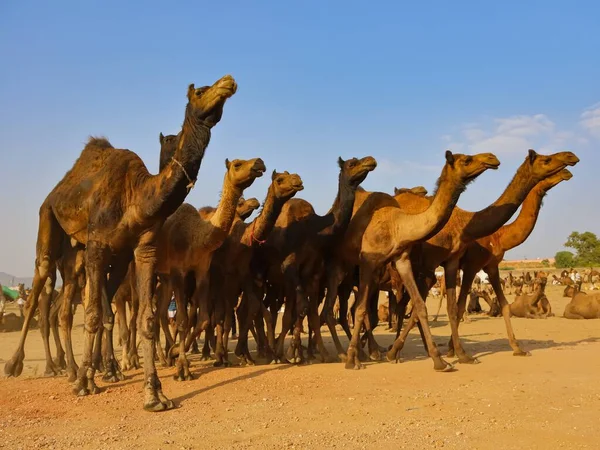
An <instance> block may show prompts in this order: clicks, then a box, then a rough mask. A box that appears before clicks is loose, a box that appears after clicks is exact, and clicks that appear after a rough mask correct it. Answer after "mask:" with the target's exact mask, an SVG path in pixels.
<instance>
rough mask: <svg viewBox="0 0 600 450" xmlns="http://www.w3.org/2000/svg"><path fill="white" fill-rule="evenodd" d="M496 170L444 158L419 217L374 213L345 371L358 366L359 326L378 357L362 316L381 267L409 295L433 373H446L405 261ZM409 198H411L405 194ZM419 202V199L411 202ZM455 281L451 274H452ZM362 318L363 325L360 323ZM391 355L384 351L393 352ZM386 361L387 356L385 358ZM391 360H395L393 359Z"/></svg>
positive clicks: (492, 164) (485, 162)
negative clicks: (391, 271) (389, 268)
mask: <svg viewBox="0 0 600 450" xmlns="http://www.w3.org/2000/svg"><path fill="white" fill-rule="evenodd" d="M499 165H500V162H499V161H498V159H497V158H496V157H495V156H494V155H492V154H491V153H483V154H478V155H473V156H470V155H461V154H452V152H450V151H447V152H446V164H445V165H444V168H443V169H442V174H441V175H440V178H439V180H438V188H437V190H436V193H435V195H434V196H433V200H432V202H431V204H430V207H428V208H427V209H426V210H425V211H424V212H421V213H418V214H406V213H404V212H402V211H401V210H400V208H399V207H398V206H397V205H395V206H389V207H384V208H380V209H378V210H376V211H375V212H374V213H373V214H372V217H371V219H370V220H369V223H368V225H367V227H366V229H365V231H364V235H363V236H362V243H361V245H360V255H359V276H360V283H359V290H358V297H357V300H356V301H357V307H356V312H355V317H354V330H353V332H352V339H351V340H350V345H349V347H348V360H347V361H346V368H347V369H359V368H361V367H362V364H361V363H360V361H359V358H358V345H359V342H358V340H359V333H360V329H361V326H362V324H363V323H365V325H366V328H367V332H368V333H369V336H370V338H369V353H370V355H371V357H373V355H374V353H375V356H378V355H377V353H379V350H378V348H377V345H376V343H374V339H373V337H372V336H373V335H372V333H370V331H371V327H370V324H369V320H368V316H366V312H367V306H368V301H369V298H370V296H371V292H372V291H373V290H375V289H376V288H377V283H378V277H379V273H380V271H381V270H383V269H384V268H385V267H386V265H387V264H388V263H390V262H393V263H394V265H395V268H396V270H397V271H398V274H399V275H400V277H401V278H402V281H403V283H404V287H405V288H406V289H407V290H408V292H410V294H411V299H412V301H413V316H415V312H416V315H418V317H419V321H420V323H421V325H422V329H423V332H424V335H425V339H426V341H427V345H428V349H429V352H430V355H431V357H432V359H433V360H434V368H435V369H436V370H447V369H450V368H452V366H451V365H450V364H448V363H446V362H445V361H444V360H443V359H442V358H441V357H440V354H439V351H438V349H437V347H436V346H435V343H434V342H433V339H432V336H431V332H430V330H429V325H428V320H427V310H426V308H425V302H424V300H423V298H422V297H421V296H420V295H419V291H418V289H417V285H416V282H415V279H414V277H413V269H412V265H411V261H410V258H409V256H410V250H411V248H412V247H413V245H415V244H417V243H418V242H420V241H422V240H425V239H427V238H429V237H431V236H433V235H435V234H436V233H437V232H438V231H439V230H440V229H441V228H442V227H444V225H445V224H446V222H447V221H448V219H449V218H450V215H451V214H452V211H453V210H454V207H455V205H456V202H457V201H458V198H459V197H460V194H462V193H463V192H464V190H465V189H466V186H467V184H468V183H469V182H471V181H473V180H474V179H475V178H477V177H478V176H479V175H481V174H482V173H483V172H484V171H486V170H487V169H490V168H492V169H495V168H497V167H498V166H499ZM409 195H414V194H409ZM416 197H418V198H421V199H423V197H419V196H416ZM453 275H455V274H453ZM365 317H366V318H367V320H365ZM393 351H394V350H393V349H392V350H390V352H393ZM388 357H389V354H388ZM394 359H395V355H394Z"/></svg>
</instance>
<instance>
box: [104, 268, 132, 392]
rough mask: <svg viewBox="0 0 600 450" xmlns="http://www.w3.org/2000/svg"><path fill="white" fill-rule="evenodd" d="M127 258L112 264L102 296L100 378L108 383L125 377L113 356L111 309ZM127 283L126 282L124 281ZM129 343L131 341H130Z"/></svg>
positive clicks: (123, 273) (112, 318)
mask: <svg viewBox="0 0 600 450" xmlns="http://www.w3.org/2000/svg"><path fill="white" fill-rule="evenodd" d="M128 266H129V261H128V260H123V259H121V258H119V260H118V261H117V262H116V263H114V264H112V268H111V272H110V277H109V278H108V280H107V282H106V290H105V293H106V295H103V296H102V325H103V328H104V334H103V339H104V345H103V346H102V359H103V361H104V369H105V370H104V375H103V376H102V380H103V381H105V382H108V383H116V382H117V381H122V380H124V379H125V377H124V376H123V373H122V372H121V368H120V366H119V363H118V361H117V358H116V356H115V349H114V344H113V330H114V324H115V314H114V312H113V310H112V306H111V303H112V299H113V298H114V296H115V293H116V292H117V290H118V288H119V286H120V285H121V284H124V283H123V280H124V278H125V275H126V274H127V267H128ZM125 284H128V283H125ZM130 343H131V341H130Z"/></svg>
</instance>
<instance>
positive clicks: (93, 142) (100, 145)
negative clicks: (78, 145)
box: [85, 136, 114, 149]
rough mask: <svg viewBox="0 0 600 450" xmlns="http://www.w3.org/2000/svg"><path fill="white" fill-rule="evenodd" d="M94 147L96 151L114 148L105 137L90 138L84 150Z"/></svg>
mask: <svg viewBox="0 0 600 450" xmlns="http://www.w3.org/2000/svg"><path fill="white" fill-rule="evenodd" d="M90 147H95V148H97V149H106V148H114V147H113V146H112V144H111V143H110V142H109V141H108V139H106V138H105V137H95V136H90V137H89V139H88V141H87V143H86V144H85V148H86V149H87V148H90Z"/></svg>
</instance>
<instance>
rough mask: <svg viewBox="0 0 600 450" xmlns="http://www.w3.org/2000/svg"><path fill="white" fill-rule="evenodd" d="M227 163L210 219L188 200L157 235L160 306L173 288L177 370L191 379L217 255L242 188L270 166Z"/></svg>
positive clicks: (253, 161) (178, 375) (180, 376)
mask: <svg viewBox="0 0 600 450" xmlns="http://www.w3.org/2000/svg"><path fill="white" fill-rule="evenodd" d="M225 167H226V168H227V172H226V173H225V177H224V181H223V189H222V193H221V200H220V201H219V206H218V207H217V210H216V211H215V212H214V214H213V215H212V216H211V217H210V218H209V219H207V220H205V219H202V217H201V215H200V213H199V212H198V210H197V209H196V208H194V207H193V206H192V205H190V204H187V203H184V204H183V205H181V206H180V207H179V208H178V209H177V210H176V211H175V212H174V213H173V214H172V215H171V216H170V217H169V218H168V219H167V220H166V221H165V224H164V226H163V228H162V230H161V232H160V234H159V238H158V246H157V264H156V272H157V273H158V274H159V276H160V281H161V289H160V291H159V292H158V293H157V301H158V305H159V306H158V310H159V311H164V310H165V308H164V305H165V304H167V305H168V303H169V302H170V299H171V292H174V293H175V301H176V303H177V315H176V322H177V332H178V334H179V346H178V347H179V348H178V355H179V356H178V358H177V361H176V367H177V373H176V374H175V379H176V380H178V381H183V380H190V379H191V378H192V375H191V373H190V370H189V361H188V359H187V357H186V354H185V353H186V351H187V350H188V349H189V348H190V346H191V344H192V342H193V340H195V339H196V337H197V336H198V335H199V334H200V332H201V331H203V330H204V329H205V328H206V326H207V324H208V322H209V317H210V311H209V310H208V306H209V305H208V293H209V291H208V289H209V268H210V263H211V260H212V255H213V253H214V252H215V250H217V249H218V248H219V247H220V246H221V244H223V242H224V241H225V238H226V237H227V235H228V234H229V230H230V228H231V224H232V223H233V220H234V218H235V213H236V208H237V205H238V200H239V199H240V197H241V196H242V192H243V191H244V189H247V188H248V187H249V186H250V185H252V183H253V182H254V180H255V179H256V178H258V177H261V176H262V175H263V173H264V171H265V170H266V167H265V165H264V163H263V161H262V160H261V159H260V158H256V159H250V160H247V161H244V160H238V159H236V160H233V161H231V162H230V161H229V160H226V161H225ZM189 274H193V276H194V280H195V287H194V289H193V292H192V293H191V298H189V299H188V294H189V293H188V292H186V291H188V289H186V283H185V281H186V277H187V276H188V275H189ZM188 301H189V303H190V309H191V310H192V311H194V310H195V311H199V313H198V314H197V319H196V321H195V323H194V322H190V321H188V311H187V307H188ZM190 329H191V330H190ZM190 331H191V333H190ZM173 350H174V349H173ZM168 356H171V355H168Z"/></svg>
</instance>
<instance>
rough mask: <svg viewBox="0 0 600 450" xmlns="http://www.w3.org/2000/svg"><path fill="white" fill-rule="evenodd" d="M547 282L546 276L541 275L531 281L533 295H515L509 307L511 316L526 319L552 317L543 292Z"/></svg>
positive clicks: (550, 308)
mask: <svg viewBox="0 0 600 450" xmlns="http://www.w3.org/2000/svg"><path fill="white" fill-rule="evenodd" d="M547 281H548V278H547V275H546V274H545V273H543V274H541V275H540V276H538V277H537V278H535V279H534V280H533V285H534V292H533V294H522V295H517V297H516V298H515V301H514V302H512V303H511V304H510V307H509V309H510V314H511V316H514V317H523V318H528V319H540V318H543V319H545V318H546V317H551V316H553V315H554V314H552V307H551V305H550V302H549V301H548V297H546V294H545V292H544V291H545V288H546V283H547Z"/></svg>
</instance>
